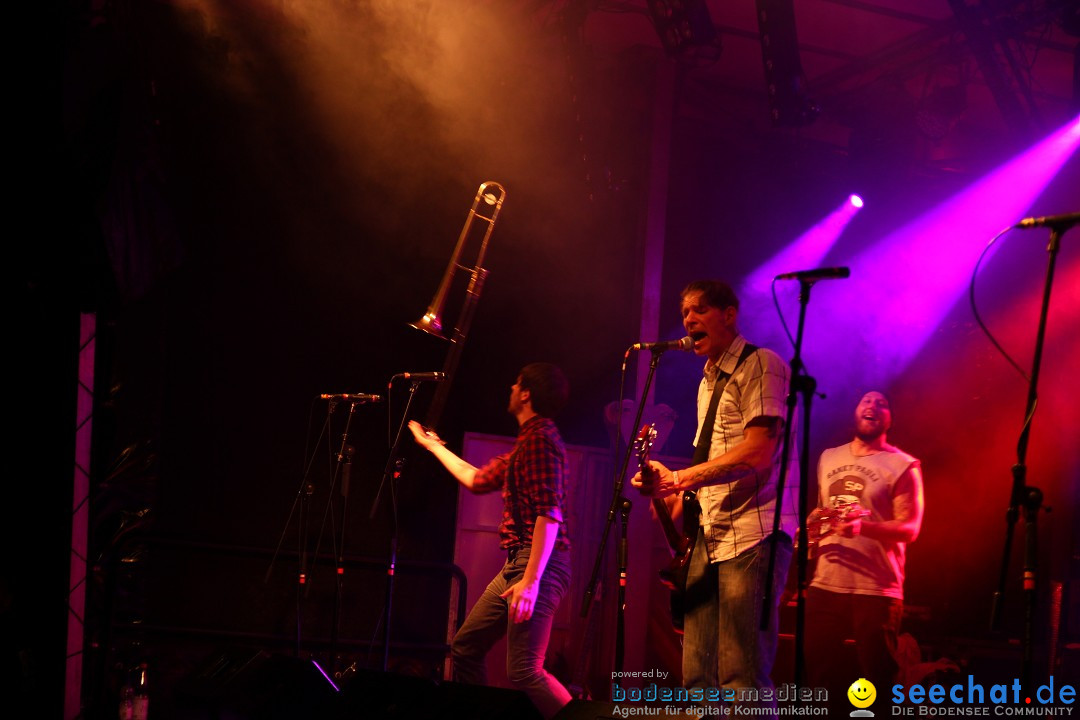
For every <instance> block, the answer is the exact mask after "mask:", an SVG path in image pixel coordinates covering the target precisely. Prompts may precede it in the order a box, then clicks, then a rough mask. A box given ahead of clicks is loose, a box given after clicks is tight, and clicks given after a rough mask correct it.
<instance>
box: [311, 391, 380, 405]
mask: <svg viewBox="0 0 1080 720" xmlns="http://www.w3.org/2000/svg"><path fill="white" fill-rule="evenodd" d="M319 399H320V400H345V401H347V402H355V403H369V402H376V403H377V402H382V396H381V395H368V394H367V393H324V394H322V395H320V396H319Z"/></svg>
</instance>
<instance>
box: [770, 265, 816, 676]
mask: <svg viewBox="0 0 1080 720" xmlns="http://www.w3.org/2000/svg"><path fill="white" fill-rule="evenodd" d="M819 279H820V278H819ZM815 281H816V279H810V278H799V328H798V331H797V332H796V335H795V355H794V357H793V358H792V360H791V388H790V389H789V391H788V397H787V418H786V419H785V421H784V439H783V444H782V445H781V447H782V449H783V450H782V452H783V454H782V455H781V457H780V477H779V479H778V480H777V484H776V514H775V516H774V517H773V534H774V535H776V534H777V533H779V532H780V518H781V511H782V510H783V500H784V483H785V480H786V477H787V470H788V455H789V452H788V451H789V449H790V447H791V421H792V419H793V418H794V416H795V406H796V405H797V404H798V399H799V395H802V396H803V434H802V445H801V451H800V454H799V503H800V506H801V507H800V508H799V509H798V511H797V514H798V517H799V531H798V532H799V537H800V538H801V540H802V541H801V542H800V543H799V544H798V558H797V561H796V562H797V567H798V583H797V588H796V601H795V653H794V654H795V672H794V682H795V684H796V685H797V686H801V685H802V676H803V672H804V670H803V666H804V658H803V632H804V625H805V617H806V609H805V598H804V595H803V589H804V586H805V584H806V568H807V563H808V559H809V546H808V544H807V542H806V515H805V512H804V510H805V508H806V502H807V496H808V486H809V472H810V470H809V468H810V402H811V400H812V399H813V396H814V393H815V391H816V390H817V381H816V380H815V379H814V378H812V377H811V376H810V375H807V374H806V368H805V367H803V363H802V343H803V331H804V329H805V327H806V306H807V305H808V304H809V302H810V288H811V287H812V286H813V283H814V282H815ZM775 568H776V543H775V542H773V543H772V544H771V546H770V549H769V570H768V572H767V573H766V574H765V593H764V598H763V602H762V606H761V629H762V630H766V629H767V628H768V627H769V618H770V617H771V616H772V612H771V610H772V594H773V592H774V588H773V575H774V572H775Z"/></svg>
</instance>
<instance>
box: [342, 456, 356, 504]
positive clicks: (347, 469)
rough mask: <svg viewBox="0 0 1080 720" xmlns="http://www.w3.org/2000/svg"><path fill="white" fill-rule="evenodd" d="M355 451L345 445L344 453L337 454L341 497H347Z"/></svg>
mask: <svg viewBox="0 0 1080 720" xmlns="http://www.w3.org/2000/svg"><path fill="white" fill-rule="evenodd" d="M354 452H356V449H355V448H354V447H353V446H352V445H346V446H345V448H344V451H343V452H341V453H339V454H338V463H340V464H341V497H349V475H350V474H352V456H353V453H354Z"/></svg>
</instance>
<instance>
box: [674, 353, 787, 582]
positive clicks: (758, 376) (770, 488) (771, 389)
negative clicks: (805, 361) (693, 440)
mask: <svg viewBox="0 0 1080 720" xmlns="http://www.w3.org/2000/svg"><path fill="white" fill-rule="evenodd" d="M745 345H746V339H745V338H744V337H743V336H742V335H739V336H737V337H736V338H735V340H734V341H733V342H732V343H731V346H730V347H728V349H727V350H726V351H725V352H724V354H723V355H722V356H721V357H720V362H718V363H717V364H715V365H710V364H706V366H705V377H703V378H702V379H701V385H700V386H699V387H698V432H697V435H696V436H695V437H697V436H700V435H701V425H702V423H704V421H705V414H706V411H707V410H708V408H709V400H710V399H711V398H712V391H713V385H714V384H715V383H716V377H717V374H718V373H719V371H720V370H723V371H724V372H728V373H730V372H732V371H734V374H733V375H732V376H731V380H730V381H729V382H728V384H727V387H725V388H724V392H723V394H722V395H721V396H720V405H719V406H718V407H717V410H716V424H715V425H713V434H712V441H711V443H710V448H709V459H710V460H711V459H713V458H715V457H718V456H720V455H722V454H724V453H726V452H727V451H729V450H731V449H732V448H733V447H735V446H736V445H738V444H739V443H741V442H742V441H743V431H744V429H745V428H746V424H747V423H748V422H750V421H751V420H753V419H754V418H758V417H775V418H780V420H781V421H783V420H784V419H785V417H786V415H787V407H786V402H787V392H788V377H789V375H790V370H789V369H788V365H787V363H786V362H784V361H783V360H781V359H780V356H779V355H777V354H776V353H774V352H773V351H772V350H768V349H766V348H758V349H757V350H755V351H754V352H752V353H750V355H749V356H747V358H746V360H744V361H743V363H742V365H739V366H738V369H737V370H736V368H735V364H736V362H737V361H738V359H739V355H740V354H741V353H742V351H743V347H744V346H745ZM793 424H794V423H793ZM780 425H781V426H782V425H783V422H781V423H780ZM781 430H782V428H781ZM782 445H783V438H782V437H779V438H777V443H776V453H775V454H774V455H773V462H772V466H771V467H770V468H769V469H768V470H766V471H765V472H761V473H757V474H756V475H755V476H754V477H744V478H741V479H739V480H736V481H729V482H722V483H719V484H718V485H711V486H708V487H703V488H701V489H700V490H698V493H697V499H698V502H699V503H700V504H701V524H702V526H703V528H704V531H705V544H706V546H707V548H708V552H709V560H711V561H712V562H720V561H723V560H730V559H731V558H733V557H735V556H736V555H738V554H740V553H742V552H745V551H746V550H749V549H750V548H752V547H753V546H755V545H757V544H758V543H760V542H761V541H762V540H764V539H765V538H766V537H768V536H769V535H771V534H772V531H773V518H774V516H775V514H776V486H777V484H778V481H779V477H780V456H781V452H782V448H781V446H782ZM796 445H797V443H796V434H795V428H794V427H793V428H792V432H791V447H790V452H789V455H788V458H789V460H788V471H787V478H786V479H785V481H784V503H783V506H782V510H781V512H782V515H783V516H782V518H781V523H780V529H781V530H783V531H784V532H786V533H787V534H788V535H789V536H790V537H795V528H797V527H798V524H799V522H798V517H797V516H796V508H797V507H798V505H797V497H798V487H799V465H798V463H797V457H796V453H795V447H796Z"/></svg>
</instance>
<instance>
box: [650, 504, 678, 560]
mask: <svg viewBox="0 0 1080 720" xmlns="http://www.w3.org/2000/svg"><path fill="white" fill-rule="evenodd" d="M652 504H653V508H655V509H656V517H657V518H659V520H660V527H662V528H663V529H664V537H666V538H667V541H668V545H670V546H671V549H672V550H676V551H678V549H679V547H680V546H681V545H682V541H683V535H682V533H681V532H679V531H678V529H676V527H675V521H674V520H672V519H671V513H670V512H668V506H667V503H666V502H664V501H663V500H661V499H660V498H653V501H652Z"/></svg>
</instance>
